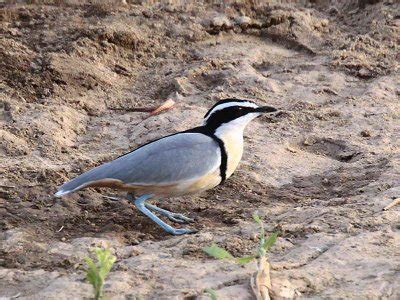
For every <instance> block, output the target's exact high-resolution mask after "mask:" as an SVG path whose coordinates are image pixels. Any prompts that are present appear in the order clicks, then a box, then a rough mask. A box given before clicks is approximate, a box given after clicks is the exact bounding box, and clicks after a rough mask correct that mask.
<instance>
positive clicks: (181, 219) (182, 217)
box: [144, 203, 194, 223]
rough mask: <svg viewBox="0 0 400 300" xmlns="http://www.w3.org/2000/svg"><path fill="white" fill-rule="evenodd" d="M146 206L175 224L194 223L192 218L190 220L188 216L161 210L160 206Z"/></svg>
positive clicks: (147, 204)
mask: <svg viewBox="0 0 400 300" xmlns="http://www.w3.org/2000/svg"><path fill="white" fill-rule="evenodd" d="M144 205H145V206H146V207H147V208H148V209H150V210H153V211H156V212H158V213H159V214H161V215H163V216H165V217H167V218H168V219H170V220H171V221H173V222H176V223H189V222H194V220H193V219H191V218H189V217H186V216H185V215H183V214H180V213H174V212H171V211H169V210H166V209H163V208H159V207H158V206H155V205H152V204H149V203H145V204H144Z"/></svg>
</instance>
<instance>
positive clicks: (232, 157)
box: [215, 123, 245, 178]
mask: <svg viewBox="0 0 400 300" xmlns="http://www.w3.org/2000/svg"><path fill="white" fill-rule="evenodd" d="M244 127H245V126H242V125H238V124H229V123H227V124H224V125H222V126H220V127H219V128H218V129H217V130H216V131H215V136H216V137H218V138H219V139H221V140H222V142H223V143H224V146H225V150H226V153H227V156H228V162H227V170H226V178H228V177H229V176H231V175H232V173H233V172H234V171H235V169H236V167H237V166H238V164H239V162H240V160H241V158H242V154H243V130H244Z"/></svg>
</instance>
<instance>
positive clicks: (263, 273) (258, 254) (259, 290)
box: [203, 213, 279, 300]
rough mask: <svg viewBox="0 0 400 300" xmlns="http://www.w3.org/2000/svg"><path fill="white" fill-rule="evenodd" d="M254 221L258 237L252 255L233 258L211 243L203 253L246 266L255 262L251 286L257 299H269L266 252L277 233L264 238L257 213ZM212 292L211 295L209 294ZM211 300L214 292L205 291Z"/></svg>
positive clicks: (262, 227) (213, 297)
mask: <svg viewBox="0 0 400 300" xmlns="http://www.w3.org/2000/svg"><path fill="white" fill-rule="evenodd" d="M253 219H254V221H255V222H256V223H257V224H258V225H259V230H260V237H259V242H258V246H257V249H256V250H255V251H254V253H253V254H252V255H249V256H242V257H234V256H233V255H232V254H231V253H229V252H228V251H226V250H225V249H223V248H221V247H219V246H217V245H216V244H215V243H213V244H212V245H211V246H209V247H205V248H203V251H204V252H205V253H207V254H208V255H210V256H212V257H214V258H217V259H228V260H231V261H233V262H235V263H238V264H247V263H249V262H251V261H253V260H256V261H257V272H256V273H255V276H253V277H252V278H251V286H252V289H253V292H254V294H255V296H256V298H257V299H269V290H270V289H271V279H270V274H269V269H270V266H269V263H268V260H267V252H268V251H269V250H270V249H271V247H272V246H273V245H274V244H275V242H276V239H277V237H278V234H279V233H278V232H274V233H272V234H271V235H270V236H269V237H266V236H265V229H264V224H263V222H262V220H261V218H260V216H259V215H258V214H257V213H254V214H253ZM210 291H212V292H213V293H211V292H210ZM206 292H207V293H209V294H210V297H211V299H212V300H214V299H216V294H215V291H213V290H211V289H206Z"/></svg>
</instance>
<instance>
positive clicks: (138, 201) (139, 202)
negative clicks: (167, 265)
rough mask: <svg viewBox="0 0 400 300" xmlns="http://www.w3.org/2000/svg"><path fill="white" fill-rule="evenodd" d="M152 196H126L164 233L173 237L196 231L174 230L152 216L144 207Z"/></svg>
mask: <svg viewBox="0 0 400 300" xmlns="http://www.w3.org/2000/svg"><path fill="white" fill-rule="evenodd" d="M152 196H153V195H151V194H146V195H143V196H141V197H139V198H137V199H135V198H134V196H133V195H132V194H128V199H129V200H130V201H132V202H134V203H135V206H136V207H137V208H138V209H139V210H140V211H141V212H142V213H143V214H145V215H146V216H148V217H149V218H150V219H151V220H152V221H154V222H155V223H157V225H159V226H160V227H161V228H162V229H164V230H165V231H166V232H169V233H171V234H173V235H181V234H185V233H194V232H196V230H192V229H185V228H179V229H177V228H174V227H172V226H170V225H168V224H167V223H165V222H164V221H163V220H161V219H160V218H159V217H157V216H156V215H155V214H153V213H152V212H151V211H150V210H149V209H147V207H146V203H145V201H146V200H148V199H150V198H151V197H152Z"/></svg>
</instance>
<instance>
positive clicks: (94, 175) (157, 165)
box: [56, 133, 221, 196]
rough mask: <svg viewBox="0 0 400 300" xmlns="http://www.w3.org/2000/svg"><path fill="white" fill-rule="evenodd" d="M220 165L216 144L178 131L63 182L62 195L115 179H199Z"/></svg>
mask: <svg viewBox="0 0 400 300" xmlns="http://www.w3.org/2000/svg"><path fill="white" fill-rule="evenodd" d="M220 164H221V152H220V148H219V145H218V143H217V142H216V141H215V140H214V139H212V138H211V137H209V136H207V135H204V134H201V133H179V134H176V135H172V136H168V137H165V138H162V139H160V140H157V141H154V142H152V143H149V144H147V145H145V146H142V147H140V148H138V149H137V150H134V151H133V152H130V153H128V154H126V155H124V156H121V157H119V158H117V159H115V160H113V161H111V162H109V163H106V164H103V165H101V166H99V167H96V168H94V169H92V170H90V171H88V172H86V173H83V174H82V175H80V176H78V177H76V178H75V179H73V180H71V181H69V182H67V183H65V184H64V185H62V186H61V187H60V189H59V192H58V193H56V196H62V195H65V194H68V193H70V192H72V191H75V190H78V189H80V188H82V187H84V186H86V185H88V183H92V182H95V181H99V180H102V179H115V180H119V181H121V182H122V183H128V184H133V185H153V184H157V185H158V184H160V185H163V184H172V183H176V182H180V181H183V180H190V179H195V178H199V177H201V176H203V175H205V174H207V173H209V172H213V171H215V170H216V169H217V168H219V166H220Z"/></svg>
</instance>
